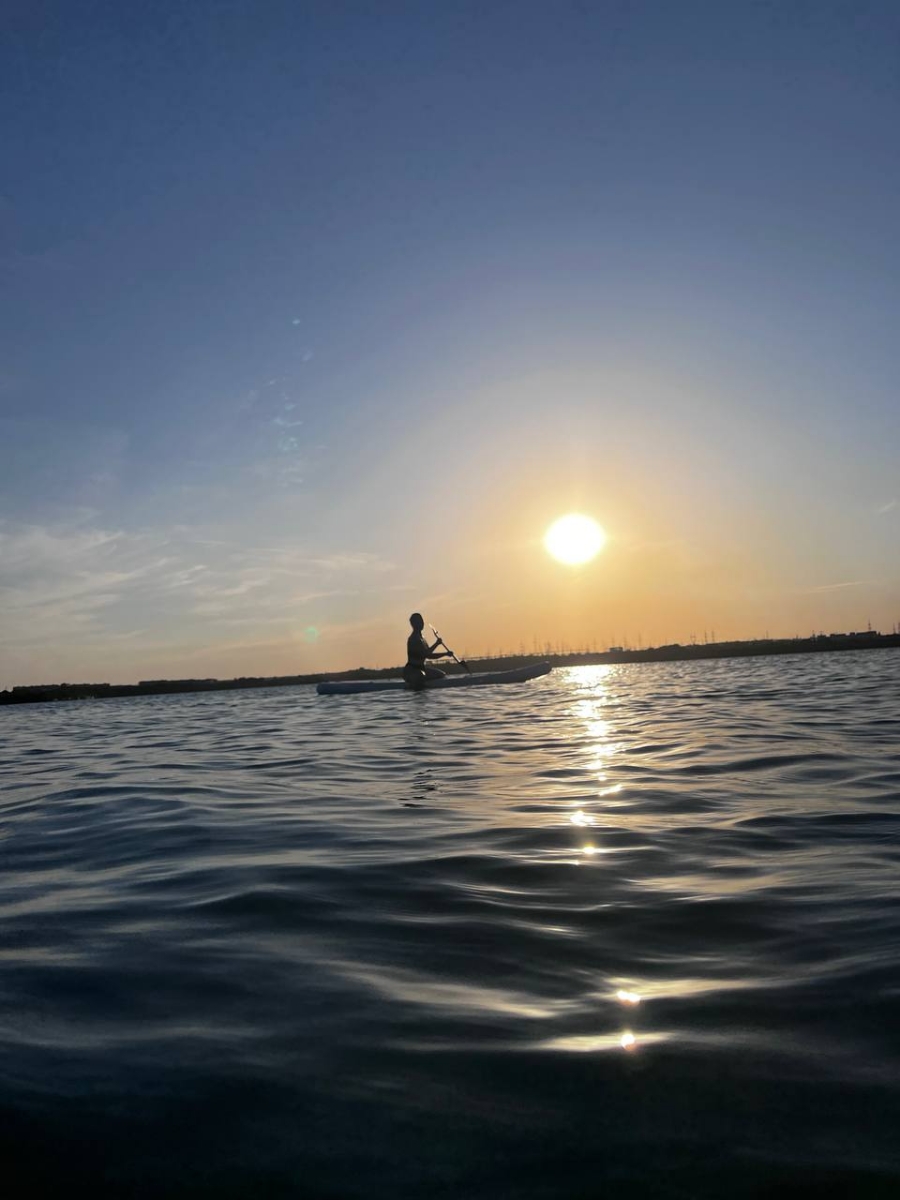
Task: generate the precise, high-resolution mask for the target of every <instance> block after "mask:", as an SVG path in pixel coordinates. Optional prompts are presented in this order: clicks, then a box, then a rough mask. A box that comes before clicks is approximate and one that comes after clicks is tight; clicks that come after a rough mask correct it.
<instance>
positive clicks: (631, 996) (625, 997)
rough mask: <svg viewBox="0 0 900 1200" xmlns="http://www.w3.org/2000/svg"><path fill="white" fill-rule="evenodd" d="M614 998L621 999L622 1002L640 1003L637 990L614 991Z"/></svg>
mask: <svg viewBox="0 0 900 1200" xmlns="http://www.w3.org/2000/svg"><path fill="white" fill-rule="evenodd" d="M616 999H617V1000H621V1002H622V1003H623V1004H640V1002H641V998H640V996H639V995H638V994H637V992H622V991H619V992H616Z"/></svg>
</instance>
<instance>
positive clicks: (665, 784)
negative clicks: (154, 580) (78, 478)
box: [0, 651, 900, 1200]
mask: <svg viewBox="0 0 900 1200" xmlns="http://www.w3.org/2000/svg"><path fill="white" fill-rule="evenodd" d="M0 739H2V744H0V813H2V823H0V864H2V875H0V965H2V973H0V1152H2V1161H3V1164H4V1178H5V1180H6V1182H7V1183H9V1181H10V1179H11V1178H14V1177H15V1176H14V1172H18V1173H19V1177H20V1179H21V1180H22V1181H24V1183H20V1184H19V1185H18V1186H19V1187H20V1189H23V1190H20V1191H16V1192H14V1193H9V1194H11V1195H12V1194H15V1195H20V1194H21V1195H25V1194H28V1195H31V1196H36V1195H42V1194H47V1195H55V1194H59V1193H60V1192H61V1191H63V1190H65V1191H66V1192H69V1191H72V1190H74V1189H75V1186H76V1185H79V1184H80V1185H83V1186H85V1187H90V1188H91V1189H92V1193H93V1195H95V1196H97V1195H111V1196H140V1197H143V1196H175V1195H177V1196H182V1195H183V1196H245V1195H247V1196H249V1195H253V1196H309V1197H323V1198H334V1200H337V1198H339V1197H346V1198H348V1200H355V1198H357V1197H359V1198H362V1197H366V1198H368V1197H373V1198H381V1197H391V1198H393V1197H396V1196H403V1197H407V1198H410V1197H411V1198H416V1197H431V1196H435V1197H449V1196H453V1197H457V1196H459V1197H471V1198H475V1200H479V1198H482V1197H483V1198H485V1200H487V1198H490V1200H507V1198H513V1197H528V1198H529V1200H531V1198H534V1200H538V1198H544V1197H577V1198H586V1197H594V1196H601V1195H605V1194H607V1192H608V1191H609V1190H610V1189H613V1188H614V1189H616V1190H618V1191H620V1192H622V1193H623V1194H625V1195H637V1196H644V1195H651V1196H661V1197H669V1196H671V1197H691V1196H699V1197H707V1196H709V1197H711V1196H720V1195H722V1194H723V1192H725V1193H726V1194H730V1195H739V1196H744V1195H773V1194H775V1195H785V1196H794V1195H796V1196H807V1195H808V1196H810V1197H811V1196H821V1195H823V1194H828V1195H832V1194H833V1195H848V1196H873V1197H874V1196H878V1197H880V1196H885V1197H887V1196H892V1197H894V1196H897V1195H900V1136H898V1129H900V1105H898V1098H900V1076H898V1054H897V1051H898V1043H900V970H898V957H900V928H898V927H900V921H898V897H900V872H898V867H900V842H898V832H900V815H898V813H900V652H897V651H876V652H870V653H859V654H830V655H808V656H806V655H804V656H797V657H793V658H791V657H788V658H765V659H756V660H753V659H739V660H731V661H718V662H710V663H691V664H661V665H641V666H628V667H583V668H576V669H572V670H563V671H556V672H554V673H553V674H552V675H550V676H548V677H547V678H545V679H543V680H538V681H535V682H533V683H530V684H527V685H522V686H520V687H510V688H497V689H487V688H485V689H472V690H471V691H470V690H460V691H453V690H450V691H446V692H443V693H431V694H424V695H421V694H420V695H413V694H405V693H400V694H397V693H380V694H377V695H372V696H356V697H353V696H350V697H317V696H316V695H315V694H314V692H313V690H312V689H311V688H301V687H298V688H282V689H273V690H268V691H238V692H224V693H213V694H209V693H207V694H200V695H187V696H168V697H152V698H139V699H122V700H105V701H89V702H82V703H67V704H47V705H40V706H25V707H22V708H18V709H13V708H6V709H0ZM24 1189H27V1191H26V1190H24Z"/></svg>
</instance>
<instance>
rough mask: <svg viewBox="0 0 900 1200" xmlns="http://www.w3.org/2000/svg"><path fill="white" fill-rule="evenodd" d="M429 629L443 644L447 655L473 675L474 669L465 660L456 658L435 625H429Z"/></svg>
mask: <svg viewBox="0 0 900 1200" xmlns="http://www.w3.org/2000/svg"><path fill="white" fill-rule="evenodd" d="M428 628H429V629H430V630H431V632H432V633H433V634H434V636H435V637H436V638H437V640H438V641H439V642H440V643H441V645H442V646H443V647H444V649H445V650H446V651H447V653H448V654H449V655H450V657H451V658H452V659H453V661H454V662H456V663H459V665H460V666H461V667H465V668H466V670H467V671H468V672H469V674H470V675H471V674H472V668H471V667H470V666H469V664H468V663H467V662H463V660H462V659H461V658H457V657H456V655H455V654H454V653H453V651H452V650H451V649H450V647H449V646H448V645H447V643H446V642H445V641H444V639H443V638H442V637H441V635H440V634H439V633H438V631H437V630H436V629H435V627H434V626H433V625H429V626H428Z"/></svg>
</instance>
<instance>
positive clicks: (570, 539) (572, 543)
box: [544, 513, 606, 567]
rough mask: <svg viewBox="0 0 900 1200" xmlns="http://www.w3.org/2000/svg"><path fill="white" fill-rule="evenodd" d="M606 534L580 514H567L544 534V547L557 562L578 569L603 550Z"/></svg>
mask: <svg viewBox="0 0 900 1200" xmlns="http://www.w3.org/2000/svg"><path fill="white" fill-rule="evenodd" d="M605 542H606V534H605V533H604V532H603V530H602V529H601V528H600V526H599V525H598V524H597V522H596V521H594V520H592V519H591V518H590V517H584V516H582V515H581V513H567V514H566V516H564V517H560V518H559V520H558V521H554V522H553V524H552V525H551V526H550V528H549V529H548V530H547V532H546V533H545V534H544V546H545V547H546V549H547V552H548V554H552V555H553V557H554V558H555V559H556V560H557V562H561V563H565V564H566V566H567V567H578V566H580V565H581V564H582V563H586V562H590V560H591V559H592V558H593V557H594V556H595V555H597V554H599V553H600V551H601V550H602V549H603V545H604V543H605Z"/></svg>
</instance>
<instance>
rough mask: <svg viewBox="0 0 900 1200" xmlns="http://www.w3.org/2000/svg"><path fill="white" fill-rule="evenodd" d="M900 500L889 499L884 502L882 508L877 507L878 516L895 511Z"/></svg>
mask: <svg viewBox="0 0 900 1200" xmlns="http://www.w3.org/2000/svg"><path fill="white" fill-rule="evenodd" d="M898 504H900V500H888V502H887V504H882V506H881V508H876V509H875V516H876V517H883V516H884V514H885V513H889V512H893V511H894V509H895V508H896V507H897V505H898Z"/></svg>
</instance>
